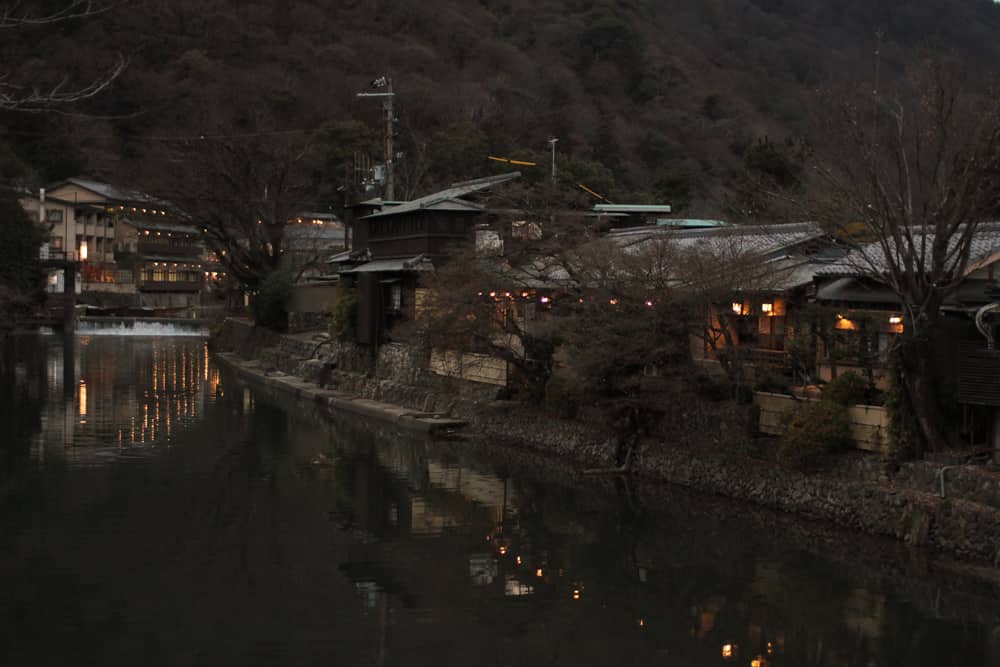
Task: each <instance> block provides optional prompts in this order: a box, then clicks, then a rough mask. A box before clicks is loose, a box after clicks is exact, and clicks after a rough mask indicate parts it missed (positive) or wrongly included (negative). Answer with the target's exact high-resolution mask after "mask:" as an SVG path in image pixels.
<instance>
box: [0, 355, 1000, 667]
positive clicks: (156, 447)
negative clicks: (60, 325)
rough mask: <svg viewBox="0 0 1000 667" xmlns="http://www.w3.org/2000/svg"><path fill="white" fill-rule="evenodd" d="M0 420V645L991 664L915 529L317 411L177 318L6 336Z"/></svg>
mask: <svg viewBox="0 0 1000 667" xmlns="http://www.w3.org/2000/svg"><path fill="white" fill-rule="evenodd" d="M512 418H516V415H512ZM0 428H2V432H3V438H2V446H0V664H3V665H30V666H34V665H102V666H103V667H111V666H117V665H129V666H135V665H144V666H148V665H203V664H204V665H213V667H215V666H219V665H289V666H292V665H314V664H315V665H319V664H324V665H408V666H410V665H413V666H419V665H428V666H429V665H435V666H439V665H442V666H443V665H498V666H499V665H502V666H504V667H513V666H517V665H531V666H537V665H566V666H570V665H572V666H580V665H615V666H616V667H620V666H625V665H691V666H702V665H713V666H714V665H718V666H725V665H734V666H736V665H739V666H741V667H768V666H774V667H777V666H788V667H792V666H794V667H800V666H807V667H808V666H816V667H820V666H822V667H839V666H845V667H846V666H851V667H853V666H858V667H872V666H880V665H907V666H911V667H922V666H927V667H930V666H932V665H933V666H935V667H940V666H942V665H962V666H971V665H996V664H1000V596H998V593H997V591H998V588H997V587H996V586H995V585H991V584H988V583H984V582H982V581H978V580H975V579H968V578H964V577H959V576H957V575H955V574H953V573H951V571H950V570H948V569H942V568H941V567H939V566H938V565H937V564H936V563H935V561H933V560H928V559H927V558H926V556H925V555H924V554H922V553H921V552H912V553H911V552H907V551H906V550H905V549H904V548H903V547H901V546H898V545H893V544H887V543H885V542H882V541H878V540H873V539H868V538H863V537H859V536H856V535H853V534H851V533H846V532H843V531H839V530H835V529H832V528H828V527H825V526H821V525H811V524H808V523H804V522H801V521H797V520H795V519H792V518H789V517H785V516H781V515H777V514H772V513H769V512H766V511H760V510H753V509H750V508H746V507H744V506H741V505H739V504H735V503H730V502H726V501H722V500H719V499H713V498H710V497H704V496H698V495H694V494H688V493H685V492H684V491H682V490H677V489H668V488H662V487H643V488H637V487H636V486H635V485H634V484H629V483H628V482H626V481H624V480H606V479H601V480H592V479H580V478H578V477H577V476H575V475H574V474H573V472H572V470H571V469H570V468H569V467H566V466H562V465H560V464H559V463H558V462H556V461H550V460H546V459H541V458H534V457H532V456H529V455H524V454H518V453H515V452H510V451H508V450H503V449H499V448H494V447H490V446H488V445H484V444H476V442H475V441H468V442H466V441H454V442H443V443H432V442H426V441H422V440H418V439H413V438H412V437H405V436H402V435H400V434H397V433H393V432H392V431H390V430H387V429H386V428H385V427H380V426H377V425H374V424H367V423H363V422H358V421H348V420H344V421H340V420H336V419H332V420H331V419H322V418H320V416H319V415H317V414H315V410H314V409H312V408H309V407H306V406H301V405H296V404H293V403H292V402H291V401H290V400H289V399H285V398H282V397H280V396H272V395H267V394H265V393H260V392H258V391H255V389H254V388H253V387H251V386H247V385H245V384H243V383H242V382H241V381H240V380H239V379H238V378H235V377H232V376H230V375H228V374H227V373H226V372H225V371H224V370H222V369H220V368H219V367H218V366H217V365H216V364H215V363H214V361H213V359H212V357H211V355H210V354H209V352H208V350H207V347H206V344H205V341H204V339H201V338H190V337H189V338H171V337H157V338H143V337H116V336H100V337H78V338H77V339H75V340H73V341H70V342H69V343H66V342H64V341H63V340H62V339H61V338H60V337H58V336H29V335H25V336H16V337H12V338H10V339H8V340H7V341H6V342H4V343H2V345H0Z"/></svg>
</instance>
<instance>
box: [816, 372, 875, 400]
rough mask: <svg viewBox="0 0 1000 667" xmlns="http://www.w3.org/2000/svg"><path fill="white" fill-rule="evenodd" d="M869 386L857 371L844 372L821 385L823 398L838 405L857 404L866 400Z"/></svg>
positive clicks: (869, 393)
mask: <svg viewBox="0 0 1000 667" xmlns="http://www.w3.org/2000/svg"><path fill="white" fill-rule="evenodd" d="M870 395H871V386H870V385H869V384H868V381H867V380H865V379H864V378H863V377H861V376H860V375H858V374H857V373H844V374H843V375H838V376H837V377H835V378H834V379H833V380H830V381H829V382H827V383H826V385H825V386H824V387H823V400H824V401H831V402H833V403H837V404H838V405H845V406H846V405H859V404H864V403H866V402H867V401H868V398H869V396H870Z"/></svg>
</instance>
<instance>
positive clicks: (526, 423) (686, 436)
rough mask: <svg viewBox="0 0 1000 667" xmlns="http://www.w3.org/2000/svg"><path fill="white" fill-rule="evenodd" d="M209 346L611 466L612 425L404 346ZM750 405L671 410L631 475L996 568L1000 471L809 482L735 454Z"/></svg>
mask: <svg viewBox="0 0 1000 667" xmlns="http://www.w3.org/2000/svg"><path fill="white" fill-rule="evenodd" d="M213 345H214V346H215V347H216V349H219V350H221V351H228V352H233V353H235V354H237V355H239V356H240V357H242V358H244V359H253V360H255V361H257V362H259V363H260V372H261V373H267V372H278V373H281V374H287V375H289V376H294V377H296V378H302V379H304V380H307V381H309V382H314V383H318V384H322V385H323V386H325V387H330V388H332V389H336V390H337V391H340V392H343V393H345V394H349V395H353V396H357V397H360V398H365V399H369V400H374V401H380V402H382V403H388V404H395V405H398V406H404V407H407V408H411V409H413V410H418V411H420V412H422V413H435V414H442V415H445V414H446V415H449V416H451V417H457V418H461V419H464V420H466V421H467V422H468V426H467V429H466V430H467V432H468V433H470V435H473V436H482V437H484V438H486V439H488V440H490V441H493V442H496V443H498V444H502V445H504V444H506V445H511V446H515V447H519V448H527V449H532V450H536V451H539V452H543V453H545V454H548V455H555V456H557V457H559V458H560V459H563V460H565V461H570V462H573V463H575V464H577V465H582V466H586V467H595V468H607V467H611V466H613V465H614V463H613V459H614V452H615V449H616V447H615V445H616V443H617V439H616V437H615V434H614V433H613V432H612V430H611V429H610V428H609V427H607V426H605V427H601V426H599V425H597V424H595V423H593V421H592V420H591V421H586V422H584V421H569V420H562V419H556V418H553V417H552V416H551V415H548V414H546V413H544V412H542V411H540V410H536V409H533V408H532V407H531V406H525V405H524V404H523V403H514V402H510V401H502V400H497V399H498V396H497V389H498V388H497V387H495V386H491V385H488V384H483V383H475V382H467V381H464V380H461V379H458V378H452V377H444V376H441V375H437V374H435V373H432V372H429V371H428V370H426V369H427V368H428V365H429V355H425V354H424V353H421V352H419V351H417V350H414V349H411V348H409V347H407V346H405V345H401V344H388V345H384V346H382V348H381V349H380V350H379V353H378V355H377V356H376V357H372V356H371V355H370V354H369V353H368V351H367V350H365V349H364V348H360V347H358V346H354V345H349V344H347V345H345V344H341V343H337V342H331V341H321V340H314V339H313V338H312V337H310V336H305V335H298V336H279V335H277V334H274V333H272V332H268V331H264V330H261V329H257V328H255V327H253V326H252V325H251V324H250V323H248V322H245V321H240V320H227V321H226V323H225V325H224V326H223V328H222V331H221V332H220V333H219V335H217V336H216V337H215V338H214V339H213ZM743 407H744V406H733V405H730V404H725V403H712V402H710V401H700V400H696V399H695V400H691V401H685V402H677V401H674V402H673V403H671V404H669V405H665V406H664V424H665V427H664V428H663V429H661V432H660V433H654V434H651V437H650V438H648V439H647V440H646V441H645V442H644V444H643V446H642V447H641V453H640V455H639V456H638V458H637V460H636V461H634V464H635V465H634V466H633V470H634V472H636V473H637V474H638V475H641V476H643V477H645V478H648V479H651V480H656V481H666V482H672V483H675V484H680V485H683V486H686V487H690V488H693V489H697V490H699V491H702V492H706V493H712V494H718V495H720V496H726V497H729V498H734V499H738V500H742V501H750V502H752V503H755V504H757V505H760V506H762V507H767V508H772V509H775V510H780V511H784V512H790V513H794V514H798V515H801V516H805V517H810V518H815V519H821V520H824V521H829V522H832V523H834V524H838V525H840V526H844V527H848V528H852V529H856V530H859V531H862V532H865V533H868V534H872V535H880V536H886V537H891V538H894V539H897V540H901V541H904V542H906V543H908V544H911V545H930V546H932V547H934V548H936V549H939V550H941V551H943V552H945V553H949V554H952V555H955V556H959V557H961V558H965V559H972V560H977V561H986V562H989V563H992V564H994V565H997V566H1000V474H996V473H991V472H989V471H987V470H984V469H982V468H977V467H971V466H962V467H949V469H948V470H946V471H945V497H941V495H940V475H941V469H942V466H940V465H935V464H932V463H928V462H912V463H905V464H902V465H898V466H888V465H887V464H886V463H885V462H884V461H881V460H880V459H878V458H877V457H874V456H872V455H861V454H859V455H857V456H854V457H849V458H848V459H846V460H845V461H844V462H843V463H842V464H841V465H840V466H839V467H838V468H837V469H836V470H834V471H832V472H830V473H827V474H823V475H803V474H802V473H799V472H796V471H793V470H789V469H785V468H782V467H780V466H776V465H775V464H773V463H769V462H764V461H761V460H759V459H754V458H750V457H749V456H741V455H740V454H738V453H737V452H740V451H747V450H745V449H742V447H741V445H742V444H745V443H746V442H747V441H748V438H749V428H748V414H747V412H746V410H744V409H743Z"/></svg>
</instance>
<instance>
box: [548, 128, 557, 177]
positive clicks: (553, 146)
mask: <svg viewBox="0 0 1000 667" xmlns="http://www.w3.org/2000/svg"><path fill="white" fill-rule="evenodd" d="M557 141H559V140H558V139H556V138H555V137H549V146H551V147H552V185H555V184H556V142H557Z"/></svg>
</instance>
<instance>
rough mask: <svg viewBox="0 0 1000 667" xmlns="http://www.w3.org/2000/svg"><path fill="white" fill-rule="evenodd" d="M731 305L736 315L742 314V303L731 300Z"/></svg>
mask: <svg viewBox="0 0 1000 667" xmlns="http://www.w3.org/2000/svg"><path fill="white" fill-rule="evenodd" d="M732 307H733V312H734V313H736V314H737V315H742V314H743V304H742V303H740V302H739V301H733V306H732Z"/></svg>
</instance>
